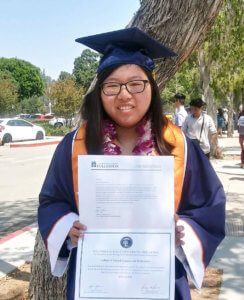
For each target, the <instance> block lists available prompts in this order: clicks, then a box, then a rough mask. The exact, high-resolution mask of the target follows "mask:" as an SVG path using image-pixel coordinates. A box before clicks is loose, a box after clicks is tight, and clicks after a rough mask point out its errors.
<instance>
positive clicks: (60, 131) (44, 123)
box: [30, 120, 71, 136]
mask: <svg viewBox="0 0 244 300" xmlns="http://www.w3.org/2000/svg"><path fill="white" fill-rule="evenodd" d="M30 122H31V123H32V124H35V125H38V126H41V127H42V128H43V129H44V130H45V132H46V135H47V136H64V135H66V134H67V133H69V132H70V130H71V129H70V128H69V127H66V126H62V127H59V128H57V127H55V126H52V125H50V124H49V123H48V120H32V121H30Z"/></svg>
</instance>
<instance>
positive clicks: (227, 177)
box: [210, 133, 244, 300]
mask: <svg viewBox="0 0 244 300" xmlns="http://www.w3.org/2000/svg"><path fill="white" fill-rule="evenodd" d="M219 144H220V146H221V148H222V151H223V154H224V155H225V156H227V157H228V156H231V157H233V156H234V157H236V156H237V155H240V152H241V150H240V145H239V140H238V134H237V133H235V134H234V137H233V138H226V137H223V138H220V139H219ZM211 163H212V165H213V167H214V169H215V171H216V173H217V175H218V176H219V178H220V180H221V182H222V184H223V186H224V190H225V193H226V197H227V203H226V225H225V228H226V237H225V239H224V241H223V242H222V244H221V245H220V246H219V247H218V249H217V251H216V253H215V255H214V257H213V258H212V260H211V262H210V266H211V267H213V268H218V269H223V280H222V286H221V291H220V295H219V299H220V300H227V299H233V300H242V299H243V297H244V296H243V295H244V287H243V280H244V264H243V262H244V206H243V203H244V186H243V182H244V169H241V168H240V159H238V160H237V159H230V160H212V161H211Z"/></svg>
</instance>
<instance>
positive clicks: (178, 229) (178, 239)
mask: <svg viewBox="0 0 244 300" xmlns="http://www.w3.org/2000/svg"><path fill="white" fill-rule="evenodd" d="M174 219H175V247H179V246H182V245H184V244H185V242H184V241H182V238H183V237H184V236H185V234H184V233H183V231H184V226H182V225H180V226H177V221H178V220H179V219H180V218H179V216H178V215H177V214H175V215H174Z"/></svg>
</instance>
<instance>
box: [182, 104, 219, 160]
mask: <svg viewBox="0 0 244 300" xmlns="http://www.w3.org/2000/svg"><path fill="white" fill-rule="evenodd" d="M204 104H205V103H204V102H203V100H202V99H200V98H197V99H193V100H191V102H190V108H191V114H190V115H188V116H187V117H186V119H185V122H184V123H183V126H182V128H181V129H182V131H183V132H184V133H185V134H186V135H187V136H188V137H189V138H190V139H191V140H193V141H194V142H195V143H197V144H198V145H199V146H200V148H201V149H202V151H203V152H204V153H205V155H206V156H207V157H208V159H209V158H210V142H209V135H210V137H211V139H212V141H213V143H214V145H215V151H216V155H218V156H220V155H221V151H220V148H219V145H218V137H217V130H216V128H215V125H214V122H213V119H212V118H211V117H210V116H209V115H207V114H206V113H204V112H203V105H204Z"/></svg>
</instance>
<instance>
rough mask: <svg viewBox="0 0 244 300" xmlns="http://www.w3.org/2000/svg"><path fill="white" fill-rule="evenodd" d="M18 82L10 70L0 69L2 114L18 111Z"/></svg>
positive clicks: (0, 113)
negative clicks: (2, 70)
mask: <svg viewBox="0 0 244 300" xmlns="http://www.w3.org/2000/svg"><path fill="white" fill-rule="evenodd" d="M17 90H18V84H17V83H16V81H15V80H14V79H13V78H12V77H11V74H10V73H9V72H1V71H0V116H6V115H12V114H14V113H15V112H17V111H18V108H19V104H18V93H17Z"/></svg>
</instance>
